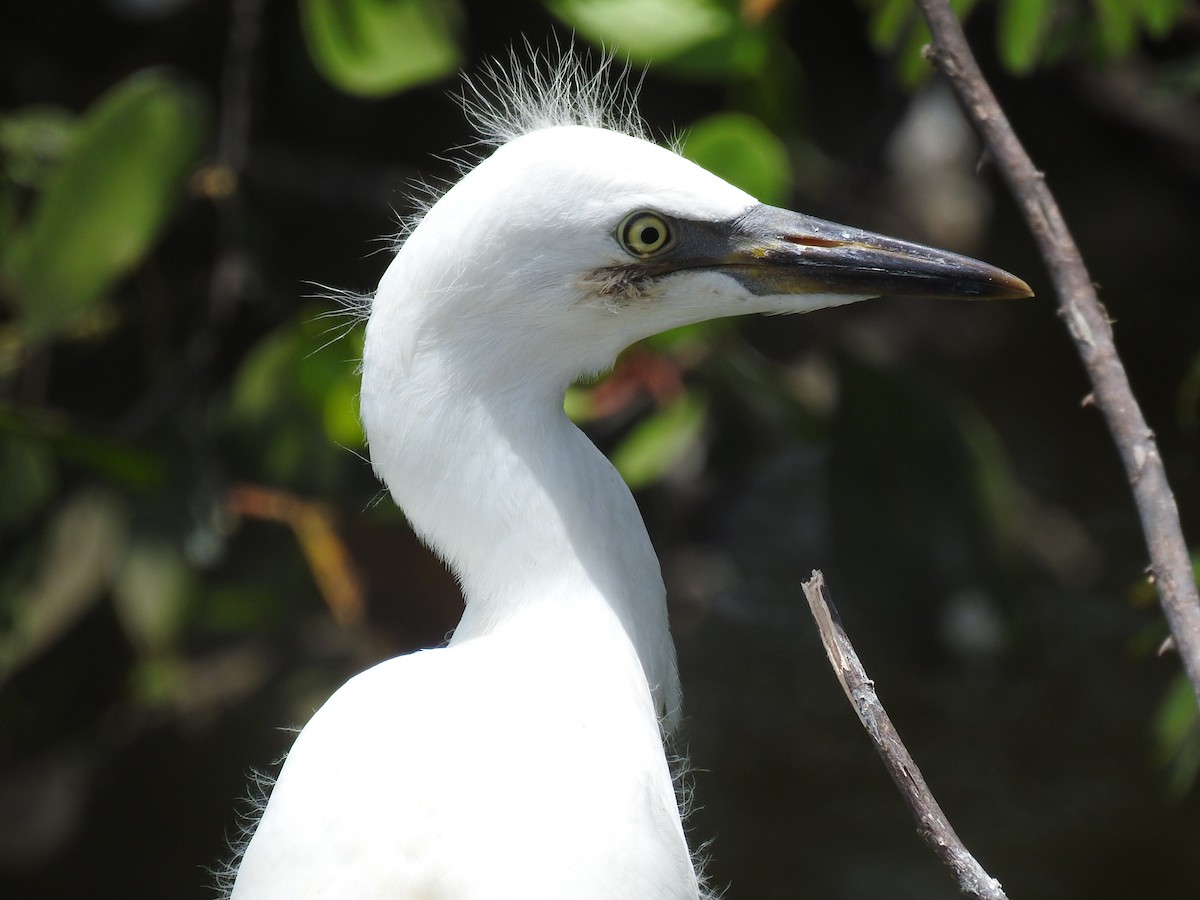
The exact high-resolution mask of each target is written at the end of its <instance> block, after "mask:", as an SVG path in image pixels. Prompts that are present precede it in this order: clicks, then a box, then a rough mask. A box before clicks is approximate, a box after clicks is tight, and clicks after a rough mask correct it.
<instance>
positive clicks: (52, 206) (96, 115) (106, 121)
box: [0, 71, 206, 339]
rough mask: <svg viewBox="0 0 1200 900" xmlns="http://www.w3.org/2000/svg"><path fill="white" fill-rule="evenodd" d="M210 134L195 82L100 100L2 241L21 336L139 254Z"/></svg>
mask: <svg viewBox="0 0 1200 900" xmlns="http://www.w3.org/2000/svg"><path fill="white" fill-rule="evenodd" d="M205 132H206V115H205V107H204V104H203V102H202V99H201V97H200V95H199V94H198V92H197V91H196V89H194V88H192V87H189V86H187V85H185V84H183V83H181V82H179V81H178V80H176V79H174V78H172V77H170V76H169V75H166V74H164V73H162V72H155V71H148V72H142V73H139V74H137V75H134V76H133V77H131V78H128V79H126V80H125V81H123V82H122V83H121V84H119V85H117V86H116V87H114V88H112V89H111V90H110V91H109V92H108V93H107V94H105V95H104V96H103V97H101V98H100V100H98V101H97V102H96V104H95V106H94V107H93V108H92V109H91V110H89V112H88V113H87V115H86V116H85V117H84V118H83V120H82V121H81V122H80V124H79V129H78V133H77V134H76V136H75V138H74V141H73V143H72V146H71V149H70V151H69V152H68V153H67V155H66V156H65V157H64V159H63V161H62V164H61V165H59V166H58V167H57V168H55V170H54V172H53V173H52V174H51V175H50V176H48V177H47V178H46V180H45V190H44V192H43V194H42V196H41V198H40V200H39V202H38V204H37V207H36V208H35V210H34V211H33V214H32V216H31V218H30V220H29V222H28V224H27V226H26V227H25V228H23V229H20V230H18V231H17V232H15V233H14V234H13V235H12V238H11V241H10V242H9V244H8V247H7V250H6V251H5V250H4V249H3V248H0V252H2V253H3V258H2V259H0V269H2V270H3V271H4V272H5V273H6V275H7V276H8V278H9V279H10V280H11V281H12V282H13V283H15V285H16V290H17V291H18V299H19V303H20V305H21V311H20V326H21V329H22V331H23V332H24V333H25V335H26V336H27V337H29V338H33V339H44V338H46V337H49V336H51V335H52V334H54V333H55V332H58V331H60V330H62V329H63V328H65V327H67V326H68V325H69V324H70V323H71V321H72V319H73V317H74V316H76V315H77V314H78V313H80V312H82V311H84V310H85V309H87V308H88V307H89V306H90V305H91V304H93V303H94V302H95V301H97V300H99V299H101V298H102V297H103V296H104V295H105V293H106V292H107V291H108V290H109V289H110V288H111V286H112V285H113V283H114V282H115V281H116V280H117V279H118V278H120V277H121V276H123V275H125V274H126V273H127V272H129V271H130V270H131V269H132V268H133V267H134V266H136V265H137V264H138V262H140V261H141V259H142V257H143V256H144V255H145V254H146V252H147V251H148V250H149V248H150V246H151V245H152V244H153V242H154V240H155V238H157V236H158V235H159V233H160V232H161V230H162V227H163V225H164V224H165V222H166V220H167V217H168V215H169V214H170V213H171V211H172V209H173V208H174V207H175V206H176V204H177V203H178V202H179V200H180V198H181V196H182V194H183V188H184V184H185V182H186V179H187V176H188V174H189V172H190V171H191V168H192V165H193V164H194V162H195V160H196V158H197V155H198V153H199V151H200V147H201V145H202V143H203V140H204V135H205Z"/></svg>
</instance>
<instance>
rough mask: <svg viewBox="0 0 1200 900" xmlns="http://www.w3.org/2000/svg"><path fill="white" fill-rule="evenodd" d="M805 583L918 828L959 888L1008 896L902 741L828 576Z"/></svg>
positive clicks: (998, 899) (847, 685)
mask: <svg viewBox="0 0 1200 900" xmlns="http://www.w3.org/2000/svg"><path fill="white" fill-rule="evenodd" d="M803 587H804V596H805V598H807V600H808V607H809V609H810V610H811V611H812V615H813V619H814V620H815V621H816V623H817V631H818V632H819V633H820V635H821V643H822V645H823V646H824V647H825V655H826V656H828V657H829V663H830V665H831V666H833V671H834V674H835V675H836V676H837V679H838V683H839V684H841V686H842V690H843V691H845V693H846V698H847V699H848V700H849V701H850V705H851V706H852V707H853V708H854V711H855V713H856V714H857V715H858V719H859V721H860V722H861V723H862V725H863V728H864V729H865V730H866V732H867V734H869V735H870V736H871V741H872V743H874V744H875V750H876V751H877V752H878V753H879V755H880V757H881V758H882V759H883V764H884V767H885V768H886V769H887V771H888V774H889V775H891V777H892V781H893V782H895V784H896V787H897V788H899V790H900V794H901V796H902V797H904V800H905V802H906V803H907V804H908V806H909V809H910V810H911V811H912V814H913V817H914V818H915V819H916V822H917V833H918V834H919V835H920V836H921V839H922V840H923V841H925V843H926V844H927V845H928V846H929V847H930V848H931V849H932V850H933V852H934V853H936V854H937V856H938V858H939V859H940V860H942V862H943V863H944V864H945V865H946V866H948V867H949V869H950V871H951V872H953V873H954V877H955V878H956V879H957V881H958V885H959V888H960V889H961V890H962V891H963V893H965V894H966V895H967V896H969V897H975V898H978V900H1008V898H1007V896H1006V895H1005V893H1004V890H1003V888H1001V887H1000V882H999V881H997V880H996V879H995V878H993V877H992V876H991V875H989V874H988V873H987V872H986V871H985V870H984V868H983V866H981V865H980V864H979V862H978V861H977V860H976V859H975V857H974V856H972V855H971V853H970V851H968V850H967V848H966V847H965V846H964V845H963V842H962V841H961V840H960V839H959V837H958V835H957V834H956V833H955V831H954V828H953V827H951V825H950V821H949V820H948V819H947V818H946V814H945V813H944V812H942V808H941V807H940V806H939V805H938V802H937V800H935V799H934V797H933V793H932V792H931V791H930V790H929V786H928V785H927V784H926V783H925V778H924V776H922V775H921V770H920V769H919V768H918V767H917V764H916V761H915V760H913V758H912V755H911V754H910V753H909V752H908V749H907V748H906V747H905V746H904V742H903V741H901V740H900V735H899V734H898V733H897V731H896V729H895V726H893V725H892V720H891V717H890V716H888V714H887V710H885V709H884V708H883V703H881V702H880V700H879V696H878V694H876V692H875V682H873V681H872V680H871V679H870V678H868V677H867V673H866V670H865V669H864V668H863V665H862V663H861V662H860V661H859V659H858V654H857V653H856V652H855V650H854V645H853V644H851V643H850V638H849V637H848V636H847V634H846V630H845V628H844V627H843V626H842V620H841V618H840V617H839V616H838V613H837V608H836V607H834V605H833V600H832V599H831V598H830V596H829V589H828V588H827V587H826V586H825V576H824V575H822V574H821V572H820V571H819V570H814V571H813V573H812V578H810V579H809V580H808V581H806V582H804V585H803Z"/></svg>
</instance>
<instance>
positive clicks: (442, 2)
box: [300, 0, 463, 97]
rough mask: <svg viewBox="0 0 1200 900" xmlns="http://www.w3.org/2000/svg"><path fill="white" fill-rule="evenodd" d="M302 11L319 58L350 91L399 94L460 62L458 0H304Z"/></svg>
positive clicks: (307, 39)
mask: <svg viewBox="0 0 1200 900" xmlns="http://www.w3.org/2000/svg"><path fill="white" fill-rule="evenodd" d="M300 13H301V24H302V25H303V28H304V39H305V42H306V43H307V45H308V52H309V55H310V56H311V57H312V60H313V63H314V64H315V65H316V67H317V69H318V70H319V71H320V73H321V74H322V75H323V76H324V77H325V78H326V80H328V81H329V82H330V83H331V84H332V85H334V86H335V87H337V88H338V89H339V90H342V91H345V92H347V93H350V94H358V95H360V96H364V97H378V96H384V95H387V94H394V93H397V92H398V91H403V90H406V89H408V88H411V87H416V86H417V85H420V84H424V83H426V82H429V81H435V80H437V79H438V78H444V77H445V76H447V75H449V74H451V73H453V72H454V71H455V69H457V68H458V66H459V62H460V56H461V54H460V52H459V47H458V38H457V35H458V31H459V26H460V23H461V22H462V19H463V15H462V10H461V9H460V8H459V5H458V3H457V2H456V0H303V2H302V3H301V6H300Z"/></svg>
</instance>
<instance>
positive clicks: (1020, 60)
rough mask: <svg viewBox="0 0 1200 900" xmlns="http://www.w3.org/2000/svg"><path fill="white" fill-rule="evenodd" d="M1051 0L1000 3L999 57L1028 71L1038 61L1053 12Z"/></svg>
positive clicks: (1019, 70)
mask: <svg viewBox="0 0 1200 900" xmlns="http://www.w3.org/2000/svg"><path fill="white" fill-rule="evenodd" d="M1052 11H1053V10H1052V8H1051V3H1050V0H1006V2H1005V3H1004V4H1003V5H1002V6H1001V7H1000V30H999V44H1000V58H1001V60H1002V61H1003V62H1004V65H1005V66H1007V67H1008V70H1009V71H1010V72H1014V73H1016V74H1018V75H1025V74H1027V73H1029V72H1031V71H1032V70H1033V67H1034V66H1035V65H1036V64H1037V61H1038V57H1039V54H1040V53H1041V50H1042V47H1043V45H1044V42H1045V39H1046V32H1047V29H1048V27H1049V25H1050V16H1051V13H1052Z"/></svg>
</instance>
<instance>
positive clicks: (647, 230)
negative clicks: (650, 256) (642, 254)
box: [641, 225, 658, 246]
mask: <svg viewBox="0 0 1200 900" xmlns="http://www.w3.org/2000/svg"><path fill="white" fill-rule="evenodd" d="M641 237H642V243H643V244H645V245H646V246H649V245H650V244H657V243H658V229H657V228H655V227H654V226H653V225H647V226H645V227H644V228H643V229H642V235H641Z"/></svg>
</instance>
